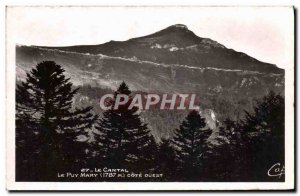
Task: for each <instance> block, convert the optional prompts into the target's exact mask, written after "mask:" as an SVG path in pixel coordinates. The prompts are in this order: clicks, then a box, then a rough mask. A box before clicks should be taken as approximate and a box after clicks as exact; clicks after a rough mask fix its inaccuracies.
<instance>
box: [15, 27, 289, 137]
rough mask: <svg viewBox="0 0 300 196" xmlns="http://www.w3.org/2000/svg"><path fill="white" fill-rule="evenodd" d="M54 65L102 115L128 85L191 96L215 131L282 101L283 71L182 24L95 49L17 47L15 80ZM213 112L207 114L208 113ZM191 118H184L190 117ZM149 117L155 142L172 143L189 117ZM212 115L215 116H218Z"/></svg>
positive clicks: (158, 113)
mask: <svg viewBox="0 0 300 196" xmlns="http://www.w3.org/2000/svg"><path fill="white" fill-rule="evenodd" d="M48 60H52V61H55V62H56V63H58V64H60V65H62V66H63V68H64V69H65V70H66V72H65V74H66V75H67V76H68V77H70V78H71V81H72V82H73V83H74V84H75V85H76V86H81V91H80V93H81V94H80V95H78V99H76V100H75V102H76V104H78V105H81V104H85V103H83V101H82V100H83V99H82V97H85V100H86V101H87V104H90V103H92V105H93V106H94V108H95V110H97V113H99V112H101V111H99V105H98V100H99V98H100V97H101V95H103V93H104V92H109V91H111V90H115V89H116V88H117V87H118V85H119V84H120V83H121V82H122V81H125V82H126V83H127V84H128V85H129V87H130V89H131V90H133V91H134V93H136V92H140V91H142V92H145V93H169V94H171V93H193V94H196V97H197V98H198V99H199V100H200V108H201V110H202V111H203V112H204V113H203V114H204V115H206V117H207V119H208V120H207V121H208V122H209V124H210V127H211V128H214V129H215V130H216V127H217V124H218V122H222V120H224V119H225V118H227V117H229V118H231V119H239V118H241V117H242V116H243V113H244V110H248V111H251V108H252V107H253V104H255V101H254V100H255V99H256V98H259V97H262V96H264V95H265V94H266V93H267V92H269V91H270V90H273V91H275V92H277V93H281V94H282V95H284V70H282V69H279V68H277V67H276V66H275V65H272V64H268V63H263V62H260V61H258V60H256V59H254V58H252V57H250V56H248V55H246V54H244V53H240V52H236V51H234V50H232V49H227V48H226V47H225V46H223V45H221V44H219V43H217V42H215V41H213V40H210V39H207V38H200V37H198V36H197V35H195V34H194V33H193V32H191V31H190V30H188V29H187V27H186V26H184V25H173V26H171V27H168V28H166V29H163V30H161V31H159V32H156V33H154V34H151V35H147V36H144V37H139V38H134V39H130V40H128V41H124V42H115V41H111V42H107V43H105V44H101V45H94V46H70V47H44V46H21V45H19V46H16V67H17V69H16V73H17V80H24V79H25V77H26V72H27V71H30V69H31V68H32V67H34V66H35V65H36V64H37V63H39V62H41V61H48ZM205 111H207V112H205ZM185 112H186V111H185ZM185 112H183V111H147V112H144V113H143V114H142V115H143V116H144V118H145V121H147V122H148V124H149V127H150V128H151V130H152V131H153V133H154V135H155V137H156V138H157V139H159V138H161V137H169V136H172V131H173V130H174V129H175V128H177V127H178V125H179V123H180V122H181V121H182V120H183V119H184V117H185V115H186V113H185ZM212 114H213V115H212Z"/></svg>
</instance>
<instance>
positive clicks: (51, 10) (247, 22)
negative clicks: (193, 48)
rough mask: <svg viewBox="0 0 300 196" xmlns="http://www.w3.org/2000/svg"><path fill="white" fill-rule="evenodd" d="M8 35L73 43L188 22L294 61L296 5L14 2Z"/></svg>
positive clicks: (282, 62) (238, 46) (201, 32)
mask: <svg viewBox="0 0 300 196" xmlns="http://www.w3.org/2000/svg"><path fill="white" fill-rule="evenodd" d="M7 20H8V21H7V39H8V41H9V42H13V43H15V44H25V45H42V46H69V45H84V44H100V43H104V42H108V41H110V40H117V41H123V40H127V39H130V38H133V37H138V36H144V35H147V34H151V33H154V32H156V31H158V30H161V29H163V28H166V27H168V26H170V25H173V24H185V25H187V26H188V28H189V29H190V30H191V31H193V32H194V33H195V34H197V35H198V36H199V37H206V38H211V39H213V40H215V41H218V42H219V43H221V44H223V45H225V46H226V47H228V48H232V49H234V50H237V51H241V52H244V53H247V54H248V55H250V56H252V57H254V58H257V59H259V60H261V61H264V62H269V63H274V64H276V65H277V66H279V67H281V68H284V67H285V66H286V65H287V64H290V65H291V64H293V11H292V9H291V8H288V7H285V8H280V7H273V8H270V7H269V8H268V7H252V8H247V7H240V8H234V7H125V8H124V7H123V8H122V7H83V8H80V7H13V8H12V7H10V8H8V10H7Z"/></svg>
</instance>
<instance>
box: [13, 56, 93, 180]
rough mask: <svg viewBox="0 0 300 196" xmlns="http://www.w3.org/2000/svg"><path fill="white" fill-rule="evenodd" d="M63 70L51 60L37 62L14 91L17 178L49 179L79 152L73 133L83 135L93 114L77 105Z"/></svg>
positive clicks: (77, 156)
mask: <svg viewBox="0 0 300 196" xmlns="http://www.w3.org/2000/svg"><path fill="white" fill-rule="evenodd" d="M64 72H65V70H64V69H63V68H62V67H61V66H60V65H58V64H56V63H55V62H53V61H44V62H41V63H39V64H37V66H36V67H34V68H33V69H32V70H31V71H30V73H27V77H26V81H24V82H22V83H21V84H17V90H16V156H17V165H16V167H17V173H16V177H17V180H28V178H29V180H53V179H54V178H55V177H56V175H57V174H56V173H57V172H58V171H59V170H63V169H65V168H68V169H71V167H72V166H74V165H75V164H76V162H79V161H80V159H84V157H81V156H82V155H83V154H82V153H81V151H83V150H84V149H82V148H81V146H82V145H83V144H82V143H79V142H77V141H76V140H77V136H79V135H84V134H86V132H85V131H86V129H87V128H91V127H92V125H93V123H94V122H95V121H96V119H97V116H96V115H93V114H92V113H91V109H92V108H91V107H86V108H80V109H79V108H77V107H75V106H74V105H73V104H72V103H73V100H72V99H73V96H74V95H75V94H76V92H77V91H78V88H75V89H73V84H72V83H71V82H70V79H69V78H66V77H65V76H64Z"/></svg>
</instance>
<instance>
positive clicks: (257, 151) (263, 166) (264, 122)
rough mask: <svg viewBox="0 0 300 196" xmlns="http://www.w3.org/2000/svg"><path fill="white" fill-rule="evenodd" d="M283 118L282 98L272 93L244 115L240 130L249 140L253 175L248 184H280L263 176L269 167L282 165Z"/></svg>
mask: <svg viewBox="0 0 300 196" xmlns="http://www.w3.org/2000/svg"><path fill="white" fill-rule="evenodd" d="M284 114H285V108H284V98H283V97H282V96H281V95H279V94H275V93H274V92H273V91H271V92H270V93H269V94H268V95H266V96H265V97H263V98H262V99H259V100H257V103H256V106H255V107H254V112H247V111H246V117H245V119H244V120H243V121H242V123H241V126H242V128H243V129H244V130H245V131H246V132H247V133H248V135H249V138H250V144H249V145H250V150H251V151H250V153H251V158H252V160H251V164H252V165H251V167H252V168H253V170H255V171H256V172H255V174H254V175H253V179H252V180H266V181H270V180H282V181H283V180H284V177H282V178H281V179H279V178H269V177H268V176H267V175H266V171H268V169H269V168H270V167H271V166H272V165H274V164H275V163H280V164H281V165H283V164H284V162H285V159H284V157H285V156H284V152H285V151H284V149H285V148H284V135H285V124H284V122H285V119H284V118H285V115H284Z"/></svg>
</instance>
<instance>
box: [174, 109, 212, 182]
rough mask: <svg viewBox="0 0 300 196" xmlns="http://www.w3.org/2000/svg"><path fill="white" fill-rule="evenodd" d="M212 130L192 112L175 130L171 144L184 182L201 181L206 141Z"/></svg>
mask: <svg viewBox="0 0 300 196" xmlns="http://www.w3.org/2000/svg"><path fill="white" fill-rule="evenodd" d="M211 133H212V130H211V129H209V128H207V126H206V123H205V119H204V118H202V117H201V116H200V114H199V113H198V112H197V111H195V110H193V111H191V112H190V113H189V114H188V116H187V117H186V119H185V120H184V121H183V122H182V124H181V125H180V127H179V129H177V130H175V136H174V137H173V139H172V143H173V145H174V147H175V151H176V161H177V162H178V164H179V168H178V171H179V172H180V173H181V174H182V176H183V179H182V180H184V181H195V180H199V179H201V173H202V171H201V170H203V167H202V166H203V159H204V157H205V156H206V153H207V151H208V142H207V139H208V137H209V136H210V135H211Z"/></svg>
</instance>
